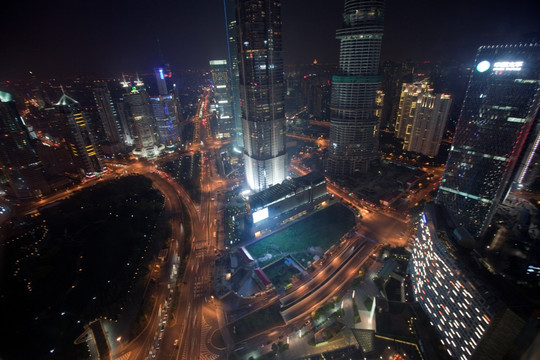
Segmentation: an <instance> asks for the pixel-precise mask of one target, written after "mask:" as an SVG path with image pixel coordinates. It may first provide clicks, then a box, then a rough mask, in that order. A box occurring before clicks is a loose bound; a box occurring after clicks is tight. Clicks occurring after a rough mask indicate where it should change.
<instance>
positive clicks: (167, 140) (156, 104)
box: [150, 95, 180, 148]
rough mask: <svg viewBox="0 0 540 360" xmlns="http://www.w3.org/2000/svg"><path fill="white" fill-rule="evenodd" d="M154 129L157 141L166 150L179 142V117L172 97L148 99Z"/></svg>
mask: <svg viewBox="0 0 540 360" xmlns="http://www.w3.org/2000/svg"><path fill="white" fill-rule="evenodd" d="M150 105H151V106H152V113H153V115H154V121H155V127H156V131H157V134H158V136H159V140H160V141H161V143H162V144H163V145H165V146H166V147H168V148H174V147H176V146H178V144H179V142H180V132H179V125H180V122H179V116H178V107H177V102H176V100H175V99H174V96H173V95H159V96H153V97H151V98H150Z"/></svg>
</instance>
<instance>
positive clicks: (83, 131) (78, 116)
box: [55, 93, 106, 178]
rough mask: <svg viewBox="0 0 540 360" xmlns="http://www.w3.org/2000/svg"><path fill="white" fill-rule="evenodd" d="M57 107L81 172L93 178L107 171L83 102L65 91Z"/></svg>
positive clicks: (67, 141) (75, 161) (67, 140)
mask: <svg viewBox="0 0 540 360" xmlns="http://www.w3.org/2000/svg"><path fill="white" fill-rule="evenodd" d="M55 108H56V115H57V117H58V118H59V120H60V121H59V122H60V123H61V124H62V126H63V131H64V134H63V135H64V137H65V139H66V143H67V145H68V147H69V150H70V152H71V155H72V157H73V161H74V163H75V165H76V166H77V167H78V168H79V170H80V172H81V174H83V175H84V176H86V177H88V178H92V177H95V176H96V175H97V173H101V172H105V170H106V167H105V166H104V163H103V159H102V158H101V154H100V153H99V149H98V147H97V143H96V140H95V137H94V134H93V133H92V131H91V129H90V123H89V118H88V115H87V114H86V113H85V112H84V111H83V108H82V106H81V104H79V102H78V101H76V100H74V99H73V98H71V97H69V96H67V95H66V94H65V93H64V94H63V95H62V97H61V98H60V100H58V102H57V103H56V104H55Z"/></svg>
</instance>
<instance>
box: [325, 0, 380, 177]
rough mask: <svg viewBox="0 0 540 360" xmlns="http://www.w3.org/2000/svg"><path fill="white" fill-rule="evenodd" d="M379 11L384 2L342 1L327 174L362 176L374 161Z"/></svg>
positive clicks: (376, 146) (376, 126) (337, 34)
mask: <svg viewBox="0 0 540 360" xmlns="http://www.w3.org/2000/svg"><path fill="white" fill-rule="evenodd" d="M383 9H384V1H383V0H345V11H344V13H343V24H344V25H343V28H342V29H339V30H337V32H336V38H337V39H339V40H340V53H339V75H335V76H333V77H332V100H331V105H330V148H329V157H328V164H327V171H328V173H329V174H330V175H331V176H333V177H339V176H343V175H352V174H354V173H356V172H366V171H367V170H368V168H369V163H370V161H371V160H374V159H375V158H376V157H377V148H378V144H379V142H378V138H379V118H378V117H377V105H376V99H377V90H378V89H379V88H380V87H381V80H382V78H381V76H379V56H380V52H381V42H382V36H383V20H384V15H383Z"/></svg>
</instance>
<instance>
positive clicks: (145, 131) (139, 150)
mask: <svg viewBox="0 0 540 360" xmlns="http://www.w3.org/2000/svg"><path fill="white" fill-rule="evenodd" d="M134 85H135V86H131V87H130V84H129V83H128V82H126V81H124V82H123V83H122V86H124V88H125V89H126V91H127V92H126V93H125V94H124V95H123V97H122V99H123V101H124V102H125V103H126V105H127V107H126V108H127V113H128V115H129V121H130V122H131V124H132V128H133V141H134V145H135V150H134V153H135V154H136V155H138V156H142V157H148V158H152V157H155V156H157V155H158V154H159V148H158V146H157V141H156V137H155V135H154V119H153V114H152V110H151V108H150V104H149V103H148V94H147V93H146V89H145V87H144V83H143V82H142V81H141V80H139V78H138V77H137V80H136V81H135V84H134Z"/></svg>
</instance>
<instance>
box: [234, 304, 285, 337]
mask: <svg viewBox="0 0 540 360" xmlns="http://www.w3.org/2000/svg"><path fill="white" fill-rule="evenodd" d="M283 324H284V323H283V318H282V317H281V314H280V312H279V305H278V304H273V305H270V306H268V307H266V308H264V309H261V310H258V311H256V312H254V313H252V314H249V315H248V316H246V317H243V318H241V319H240V320H238V321H236V322H234V323H232V324H230V325H228V326H229V331H230V332H231V334H232V336H233V338H234V340H235V341H237V342H238V341H242V340H244V339H247V338H249V337H250V336H253V335H256V334H258V333H260V332H263V331H265V330H268V329H271V328H273V327H275V326H279V325H283Z"/></svg>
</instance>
